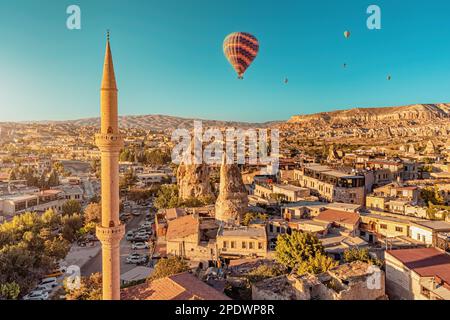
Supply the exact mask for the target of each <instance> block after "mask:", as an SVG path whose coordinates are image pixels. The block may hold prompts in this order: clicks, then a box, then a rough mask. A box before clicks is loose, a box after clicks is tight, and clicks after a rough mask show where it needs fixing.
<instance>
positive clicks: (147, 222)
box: [140, 221, 152, 228]
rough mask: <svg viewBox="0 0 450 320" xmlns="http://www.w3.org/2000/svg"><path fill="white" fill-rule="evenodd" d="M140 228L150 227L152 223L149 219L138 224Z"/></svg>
mask: <svg viewBox="0 0 450 320" xmlns="http://www.w3.org/2000/svg"><path fill="white" fill-rule="evenodd" d="M140 227H141V228H151V227H152V223H151V222H150V221H146V222H144V223H142V224H141V225H140Z"/></svg>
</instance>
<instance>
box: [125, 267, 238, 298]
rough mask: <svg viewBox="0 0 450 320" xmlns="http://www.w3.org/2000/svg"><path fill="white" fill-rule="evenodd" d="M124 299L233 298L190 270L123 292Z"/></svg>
mask: <svg viewBox="0 0 450 320" xmlns="http://www.w3.org/2000/svg"><path fill="white" fill-rule="evenodd" d="M121 299H122V300H231V299H230V298H228V297H227V296H226V295H224V294H223V293H221V292H219V291H217V290H216V289H214V288H212V287H210V286H209V285H207V284H206V283H204V282H203V281H201V280H199V279H197V278H196V277H195V276H193V275H192V274H190V273H188V272H183V273H178V274H175V275H173V276H169V277H165V278H161V279H157V280H154V281H152V282H150V283H144V284H141V285H137V286H134V287H130V288H126V289H124V290H122V293H121Z"/></svg>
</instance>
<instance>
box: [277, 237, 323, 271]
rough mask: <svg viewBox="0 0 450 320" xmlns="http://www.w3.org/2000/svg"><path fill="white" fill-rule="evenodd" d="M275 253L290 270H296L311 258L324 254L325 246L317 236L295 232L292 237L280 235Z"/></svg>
mask: <svg viewBox="0 0 450 320" xmlns="http://www.w3.org/2000/svg"><path fill="white" fill-rule="evenodd" d="M275 251H276V259H277V261H278V262H279V263H281V264H282V265H284V266H286V267H289V268H294V267H296V266H298V265H300V264H301V263H303V262H304V261H308V260H309V258H311V257H312V258H314V257H315V256H316V255H320V254H324V249H323V246H322V244H321V243H320V241H319V239H318V238H317V237H316V236H314V235H312V234H310V233H306V232H299V231H294V232H292V234H290V235H289V234H282V235H279V236H278V239H277V245H276V247H275Z"/></svg>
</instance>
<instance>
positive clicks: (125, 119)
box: [40, 115, 275, 131]
mask: <svg viewBox="0 0 450 320" xmlns="http://www.w3.org/2000/svg"><path fill="white" fill-rule="evenodd" d="M194 120H201V121H202V123H203V127H237V128H265V127H269V126H271V125H272V124H274V123H275V122H265V123H249V122H235V121H218V120H202V119H193V118H181V117H173V116H166V115H139V116H120V117H119V123H120V127H121V128H139V129H144V130H156V131H164V130H173V129H176V128H187V129H190V128H192V127H193V125H194ZM40 123H48V124H70V125H75V126H96V127H99V126H100V118H86V119H78V120H67V121H41V122H40Z"/></svg>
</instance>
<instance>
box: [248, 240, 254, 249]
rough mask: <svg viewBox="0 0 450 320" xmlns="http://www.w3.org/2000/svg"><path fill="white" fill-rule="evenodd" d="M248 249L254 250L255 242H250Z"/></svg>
mask: <svg viewBox="0 0 450 320" xmlns="http://www.w3.org/2000/svg"><path fill="white" fill-rule="evenodd" d="M248 248H249V249H253V241H250V242H249V243H248Z"/></svg>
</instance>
